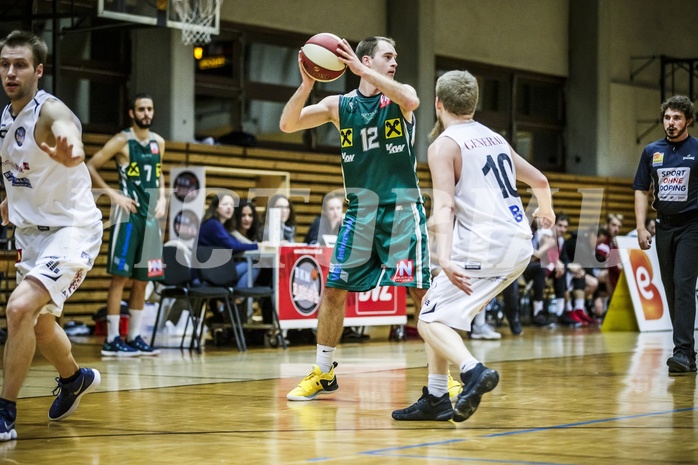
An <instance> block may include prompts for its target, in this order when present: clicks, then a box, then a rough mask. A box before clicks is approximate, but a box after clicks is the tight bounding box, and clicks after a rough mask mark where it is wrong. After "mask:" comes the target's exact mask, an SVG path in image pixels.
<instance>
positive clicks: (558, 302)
mask: <svg viewBox="0 0 698 465" xmlns="http://www.w3.org/2000/svg"><path fill="white" fill-rule="evenodd" d="M555 308H556V310H555V312H556V313H557V316H560V315H562V313H563V312H564V311H565V299H564V297H559V298H557V299H555Z"/></svg>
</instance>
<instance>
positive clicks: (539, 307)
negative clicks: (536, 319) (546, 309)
mask: <svg viewBox="0 0 698 465" xmlns="http://www.w3.org/2000/svg"><path fill="white" fill-rule="evenodd" d="M542 311H543V301H542V300H534V301H533V315H534V316H535V315H538V314H539V313H540V312H542Z"/></svg>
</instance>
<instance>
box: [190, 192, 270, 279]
mask: <svg viewBox="0 0 698 465" xmlns="http://www.w3.org/2000/svg"><path fill="white" fill-rule="evenodd" d="M234 209H235V201H234V200H233V197H232V196H231V195H229V194H222V195H218V194H217V195H215V196H214V197H213V198H212V199H211V202H210V203H209V205H208V208H207V209H206V213H205V214H204V218H203V221H202V222H201V228H200V229H199V240H198V244H199V245H203V246H208V247H217V248H222V249H231V250H232V251H233V254H237V253H240V252H244V251H246V250H257V249H258V248H259V246H258V244H256V243H250V244H244V243H242V242H240V241H239V240H237V239H235V238H234V237H233V236H232V231H233V230H234V228H233V211H234ZM236 270H237V273H238V282H237V283H236V284H235V286H236V287H249V285H248V284H247V273H248V271H249V270H248V266H247V261H246V260H240V261H239V262H238V263H237V265H236ZM252 273H253V282H254V281H255V280H256V279H257V276H258V275H259V270H258V269H253V270H252Z"/></svg>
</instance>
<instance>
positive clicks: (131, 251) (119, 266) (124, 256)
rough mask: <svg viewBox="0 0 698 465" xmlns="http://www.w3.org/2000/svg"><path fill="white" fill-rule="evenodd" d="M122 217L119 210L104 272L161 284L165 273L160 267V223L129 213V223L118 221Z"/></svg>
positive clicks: (112, 230) (114, 222) (154, 219)
mask: <svg viewBox="0 0 698 465" xmlns="http://www.w3.org/2000/svg"><path fill="white" fill-rule="evenodd" d="M122 214H123V212H122V211H121V210H120V211H119V213H117V214H116V215H114V216H115V218H114V220H113V224H112V227H111V234H110V237H109V255H108V257H107V273H109V274H113V275H118V276H126V277H129V278H133V279H137V280H138V281H161V280H162V279H163V278H164V277H165V270H164V268H163V266H162V232H161V231H160V221H159V220H158V219H157V218H153V217H148V218H146V217H144V216H142V215H138V214H130V215H129V216H128V221H125V222H119V221H118V220H119V219H120V218H121V215H122Z"/></svg>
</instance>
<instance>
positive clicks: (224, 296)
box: [151, 245, 244, 352]
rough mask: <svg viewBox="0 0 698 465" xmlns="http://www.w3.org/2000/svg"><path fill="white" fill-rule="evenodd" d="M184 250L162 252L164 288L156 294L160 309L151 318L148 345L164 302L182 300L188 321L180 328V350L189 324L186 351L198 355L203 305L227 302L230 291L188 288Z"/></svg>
mask: <svg viewBox="0 0 698 465" xmlns="http://www.w3.org/2000/svg"><path fill="white" fill-rule="evenodd" d="M187 252H188V250H187V249H185V248H184V247H181V246H173V245H170V246H165V247H163V251H162V260H163V265H164V268H165V277H164V280H163V282H162V284H164V286H165V287H164V288H163V289H161V291H160V297H161V298H160V305H159V306H158V312H157V315H156V317H155V326H154V327H153V335H152V338H151V345H155V336H156V334H157V329H158V325H159V322H160V317H161V314H162V305H163V302H164V301H165V299H166V298H172V299H184V300H185V302H186V303H187V310H188V311H189V319H188V320H187V325H186V326H185V328H184V335H183V336H182V341H181V343H180V346H179V347H180V349H183V348H184V340H185V338H186V332H187V328H188V326H189V323H192V325H193V329H192V335H191V342H190V344H189V350H194V349H196V351H197V352H201V350H202V345H201V337H202V335H203V321H204V315H205V313H206V309H207V303H208V302H209V301H210V300H212V299H221V300H223V301H224V302H226V305H228V304H227V302H228V299H229V297H230V294H231V291H230V290H229V289H228V288H225V287H214V286H201V287H193V286H192V283H191V281H192V271H191V270H192V268H191V266H190V264H189V263H190V261H189V259H188V257H187ZM238 349H239V350H244V349H242V346H241V344H238Z"/></svg>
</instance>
